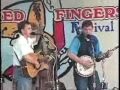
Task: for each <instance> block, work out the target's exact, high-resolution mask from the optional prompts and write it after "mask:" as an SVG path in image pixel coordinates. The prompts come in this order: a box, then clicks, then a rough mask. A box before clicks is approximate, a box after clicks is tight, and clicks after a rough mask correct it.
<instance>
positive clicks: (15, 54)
mask: <svg viewBox="0 0 120 90" xmlns="http://www.w3.org/2000/svg"><path fill="white" fill-rule="evenodd" d="M14 53H15V56H16V57H17V60H18V61H19V63H20V66H22V65H21V62H20V60H19V58H18V56H17V54H16V52H15V51H14Z"/></svg>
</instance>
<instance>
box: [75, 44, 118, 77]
mask: <svg viewBox="0 0 120 90" xmlns="http://www.w3.org/2000/svg"><path fill="white" fill-rule="evenodd" d="M118 47H119V46H116V47H114V48H113V49H111V50H110V51H114V50H116V49H117V48H118ZM108 51H109V50H108ZM108 51H107V52H106V53H104V54H103V55H102V56H101V57H104V58H106V54H107V53H108ZM80 58H81V59H84V60H88V59H89V60H90V61H94V58H92V57H90V56H88V55H83V56H81V57H80ZM94 63H95V62H94ZM94 65H95V64H93V65H92V66H91V67H85V66H83V65H82V64H79V63H75V71H76V72H77V73H78V74H79V75H80V76H83V77H89V76H92V75H93V73H94Z"/></svg>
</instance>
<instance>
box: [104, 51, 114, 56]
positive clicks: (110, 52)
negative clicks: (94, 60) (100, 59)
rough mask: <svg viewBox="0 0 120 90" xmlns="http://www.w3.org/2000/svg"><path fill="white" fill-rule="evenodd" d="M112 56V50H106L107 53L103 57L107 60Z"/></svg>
mask: <svg viewBox="0 0 120 90" xmlns="http://www.w3.org/2000/svg"><path fill="white" fill-rule="evenodd" d="M112 54H113V51H112V50H108V51H107V52H106V53H105V57H106V58H109V57H110V56H111V55H112Z"/></svg>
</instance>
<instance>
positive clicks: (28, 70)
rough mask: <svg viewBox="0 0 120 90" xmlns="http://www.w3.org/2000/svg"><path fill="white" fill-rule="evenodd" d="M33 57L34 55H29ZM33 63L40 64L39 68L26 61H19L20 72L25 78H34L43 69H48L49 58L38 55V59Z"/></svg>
mask: <svg viewBox="0 0 120 90" xmlns="http://www.w3.org/2000/svg"><path fill="white" fill-rule="evenodd" d="M31 55H32V57H34V54H31ZM33 60H34V61H35V60H37V61H38V62H39V63H40V67H39V68H36V67H35V65H34V64H32V63H29V62H27V61H26V60H24V59H23V60H21V65H22V70H23V73H24V74H25V75H26V76H29V77H31V78H34V77H36V76H37V74H38V73H39V72H40V71H41V70H44V69H48V64H47V63H48V62H49V61H50V56H43V55H38V59H33Z"/></svg>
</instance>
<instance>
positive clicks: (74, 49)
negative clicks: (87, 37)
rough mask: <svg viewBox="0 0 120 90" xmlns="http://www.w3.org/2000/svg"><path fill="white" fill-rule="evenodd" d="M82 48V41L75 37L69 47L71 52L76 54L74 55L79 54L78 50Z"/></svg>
mask: <svg viewBox="0 0 120 90" xmlns="http://www.w3.org/2000/svg"><path fill="white" fill-rule="evenodd" d="M79 48H80V41H79V39H78V38H77V37H75V38H74V39H73V40H72V42H71V45H70V47H69V50H70V51H71V52H72V53H74V54H76V55H77V54H78V50H79Z"/></svg>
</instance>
